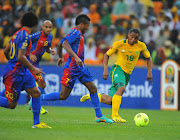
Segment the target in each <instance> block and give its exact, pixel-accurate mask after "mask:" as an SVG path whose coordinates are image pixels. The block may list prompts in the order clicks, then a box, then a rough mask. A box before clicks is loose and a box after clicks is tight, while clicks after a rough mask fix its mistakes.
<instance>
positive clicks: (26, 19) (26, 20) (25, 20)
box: [21, 11, 38, 28]
mask: <svg viewBox="0 0 180 140" xmlns="http://www.w3.org/2000/svg"><path fill="white" fill-rule="evenodd" d="M37 24H38V17H37V15H36V14H35V13H33V12H31V11H29V12H26V13H25V14H24V15H23V16H22V17H21V25H22V26H27V27H30V28H31V27H34V26H36V25H37Z"/></svg>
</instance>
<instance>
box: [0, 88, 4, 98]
mask: <svg viewBox="0 0 180 140" xmlns="http://www.w3.org/2000/svg"><path fill="white" fill-rule="evenodd" d="M0 96H2V97H5V89H4V90H3V91H2V92H1V93H0Z"/></svg>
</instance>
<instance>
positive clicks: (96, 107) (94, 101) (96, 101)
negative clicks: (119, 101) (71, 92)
mask: <svg viewBox="0 0 180 140" xmlns="http://www.w3.org/2000/svg"><path fill="white" fill-rule="evenodd" d="M90 96H91V101H92V104H93V105H94V110H95V113H96V117H98V118H99V117H102V112H101V107H100V102H99V98H98V95H97V93H96V94H90Z"/></svg>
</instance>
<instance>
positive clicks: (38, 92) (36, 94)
mask: <svg viewBox="0 0 180 140" xmlns="http://www.w3.org/2000/svg"><path fill="white" fill-rule="evenodd" d="M40 96H41V92H40V90H37V91H35V92H34V93H33V94H32V97H33V98H39V97H40Z"/></svg>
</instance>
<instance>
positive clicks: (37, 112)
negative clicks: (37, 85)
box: [32, 97, 41, 125]
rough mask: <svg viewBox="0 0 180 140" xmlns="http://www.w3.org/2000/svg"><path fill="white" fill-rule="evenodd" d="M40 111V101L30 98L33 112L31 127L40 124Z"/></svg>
mask: <svg viewBox="0 0 180 140" xmlns="http://www.w3.org/2000/svg"><path fill="white" fill-rule="evenodd" d="M40 110H41V99H40V97H39V98H32V112H33V120H34V122H33V125H36V124H39V123H40V118H39V115H40Z"/></svg>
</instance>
